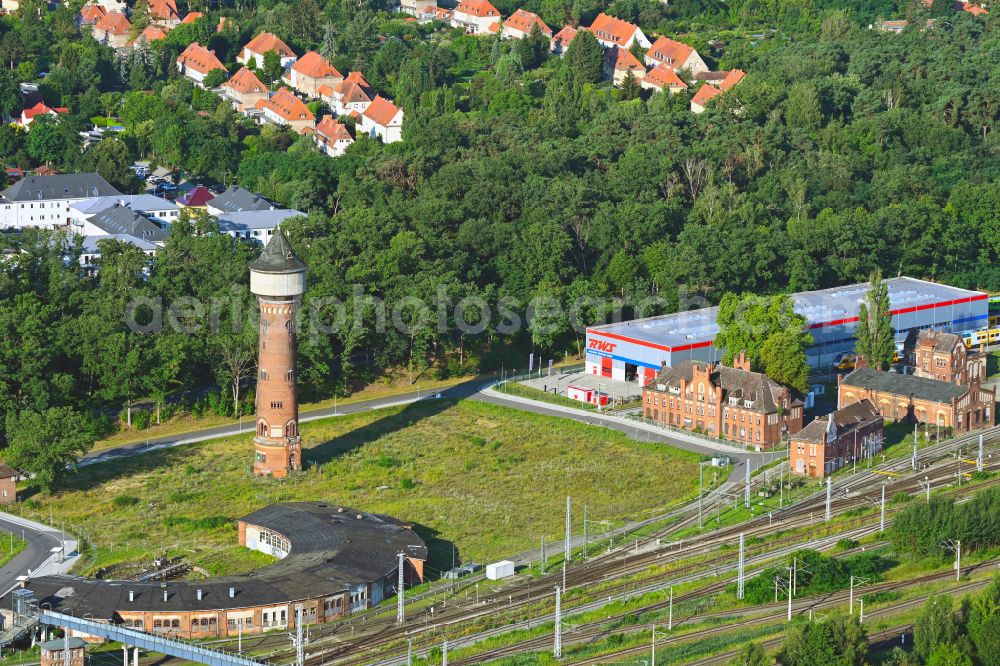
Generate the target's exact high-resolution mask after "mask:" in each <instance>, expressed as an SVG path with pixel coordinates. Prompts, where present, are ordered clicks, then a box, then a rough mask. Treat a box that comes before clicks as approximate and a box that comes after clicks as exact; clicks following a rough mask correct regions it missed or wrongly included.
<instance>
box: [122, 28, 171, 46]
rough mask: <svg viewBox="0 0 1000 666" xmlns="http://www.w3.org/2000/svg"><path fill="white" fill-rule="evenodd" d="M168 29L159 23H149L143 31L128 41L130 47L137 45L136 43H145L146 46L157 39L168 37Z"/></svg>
mask: <svg viewBox="0 0 1000 666" xmlns="http://www.w3.org/2000/svg"><path fill="white" fill-rule="evenodd" d="M166 38H167V31H166V30H164V29H163V28H161V27H160V26H158V25H147V26H146V27H145V28H143V30H142V32H140V33H139V34H138V35H136V37H135V39H133V40H132V41H130V42H129V43H128V45H129V48H133V47H135V45H136V44H143V45H144V46H149V45H150V44H152V43H153V42H155V41H158V40H161V39H166Z"/></svg>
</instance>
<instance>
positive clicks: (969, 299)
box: [586, 277, 989, 384]
mask: <svg viewBox="0 0 1000 666" xmlns="http://www.w3.org/2000/svg"><path fill="white" fill-rule="evenodd" d="M885 282H886V285H887V286H888V288H889V304H890V311H891V313H892V325H893V328H894V329H895V331H896V340H897V342H898V343H901V342H902V340H903V339H904V338H905V337H906V334H907V333H908V332H909V331H910V330H912V329H928V328H935V329H938V330H942V331H948V332H952V333H961V332H963V331H969V330H976V329H979V328H982V327H983V326H985V325H986V323H987V319H988V312H989V303H988V298H989V297H988V295H987V294H986V293H984V292H981V291H970V290H967V289H959V288H957V287H950V286H948V285H943V284H936V283H934V282H926V281H924V280H918V279H915V278H909V277H897V278H890V279H888V280H886V281H885ZM867 292H868V283H867V282H866V283H862V284H853V285H847V286H844V287H834V288H832V289H821V290H818V291H806V292H801V293H798V294H793V295H792V301H793V304H794V305H793V307H794V309H795V312H797V313H799V314H800V315H802V316H803V317H805V319H806V322H807V323H808V325H809V332H810V333H811V334H812V336H813V345H812V347H811V348H810V349H809V350H808V358H809V363H810V365H812V366H813V367H817V368H826V367H828V366H832V365H833V364H834V363H835V362H836V361H837V360H838V359H839V358H840V356H841V355H842V354H844V353H845V352H848V351H851V350H852V349H854V343H855V338H854V329H855V327H856V326H857V322H858V305H859V304H860V303H861V301H862V300H863V299H864V297H865V294H866V293H867ZM717 313H718V308H715V307H711V308H702V309H700V310H689V311H687V312H677V313H674V314H669V315H663V316H659V317H648V318H646V319H634V320H631V321H623V322H616V323H612V324H603V325H599V326H591V327H588V328H587V347H586V352H587V358H586V371H587V373H588V374H593V375H602V376H604V377H610V378H612V379H618V380H623V381H626V380H627V381H638V382H640V383H643V384H644V383H646V382H648V381H649V380H651V379H652V378H653V377H655V376H656V372H657V371H658V370H659V369H660V367H661V365H662V364H664V363H665V364H667V365H668V366H672V365H674V364H676V363H677V362H679V361H684V360H687V359H693V360H698V361H718V360H720V359H721V358H722V353H723V351H724V350H722V349H719V348H717V347H715V346H714V345H713V344H712V343H713V341H714V340H715V336H716V334H717V333H718V332H719V328H718V326H717V325H716V323H715V319H716V315H717Z"/></svg>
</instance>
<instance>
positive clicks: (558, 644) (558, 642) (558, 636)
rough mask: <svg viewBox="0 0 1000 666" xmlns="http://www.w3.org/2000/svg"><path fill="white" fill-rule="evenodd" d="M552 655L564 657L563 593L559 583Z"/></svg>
mask: <svg viewBox="0 0 1000 666" xmlns="http://www.w3.org/2000/svg"><path fill="white" fill-rule="evenodd" d="M552 656H553V657H555V658H556V659H562V595H561V591H560V589H559V586H558V585H556V622H555V643H554V644H553V646H552Z"/></svg>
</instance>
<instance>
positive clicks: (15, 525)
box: [0, 513, 76, 596]
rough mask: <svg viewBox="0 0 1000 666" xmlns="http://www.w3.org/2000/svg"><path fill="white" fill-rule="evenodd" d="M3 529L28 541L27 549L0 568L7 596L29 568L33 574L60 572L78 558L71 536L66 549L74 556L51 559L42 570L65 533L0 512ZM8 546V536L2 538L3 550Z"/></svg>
mask: <svg viewBox="0 0 1000 666" xmlns="http://www.w3.org/2000/svg"><path fill="white" fill-rule="evenodd" d="M0 532H4V533H5V534H14V535H15V536H17V537H23V538H24V540H25V541H27V546H25V548H24V550H22V551H21V552H20V553H18V554H17V556H16V557H14V559H13V560H11V561H10V562H8V563H7V564H5V565H4V566H3V567H0V596H4V595H6V594H7V593H8V592H10V590H11V588H13V587H14V586H15V585H17V583H18V581H17V578H18V576H25V575H27V574H28V570H29V569H30V570H31V572H32V575H36V574H37V575H45V574H54V573H60V572H63V571H65V570H67V569H68V568H69V567H70V566H72V562H73V561H75V559H76V557H75V556H73V555H74V553H75V551H76V542H75V541H73V540H72V539H71V538H69V537H67V539H66V549H67V550H68V551H69V552H70V555H71V557H70V558H68V559H67V560H66V561H65V562H62V563H58V564H56V563H52V562H49V563H48V564H46V566H44V567H43V568H42V570H39V567H41V566H42V565H43V563H46V561H47V560H48V559H49V558H50V557H51V556H52V549H53V548H55V547H57V546H59V545H60V543H61V539H62V533H61V532H60V531H59V530H55V529H52V528H50V527H47V526H45V525H41V524H39V523H34V522H32V521H29V520H25V519H23V518H18V517H17V516H12V515H10V514H5V513H0ZM6 547H8V545H7V543H6V542H5V539H4V538H3V537H0V549H3V548H6Z"/></svg>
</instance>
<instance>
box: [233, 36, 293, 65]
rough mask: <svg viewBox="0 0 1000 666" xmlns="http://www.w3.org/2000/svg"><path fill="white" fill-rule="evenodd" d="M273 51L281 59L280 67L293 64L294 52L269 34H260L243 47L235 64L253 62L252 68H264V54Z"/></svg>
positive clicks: (276, 37)
mask: <svg viewBox="0 0 1000 666" xmlns="http://www.w3.org/2000/svg"><path fill="white" fill-rule="evenodd" d="M268 51H274V52H275V53H277V54H278V57H279V58H281V67H282V68H285V67H288V66H289V65H291V64H292V63H293V62H295V52H294V51H292V49H290V48H289V47H288V44H286V43H284V42H283V41H281V39H280V38H279V37H278V36H277V35H274V34H272V33H270V32H262V33H260V34H259V35H257V36H256V37H254V38H253V39H251V40H250V41H249V42H247V45H246V46H244V47H243V50H242V51H240V54H239V55H238V56H236V62H238V63H240V64H241V65H246V64H247V63H249V62H251V61H253V63H254V68H256V69H260V68H261V67H263V66H264V54H265V53H267V52H268Z"/></svg>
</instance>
